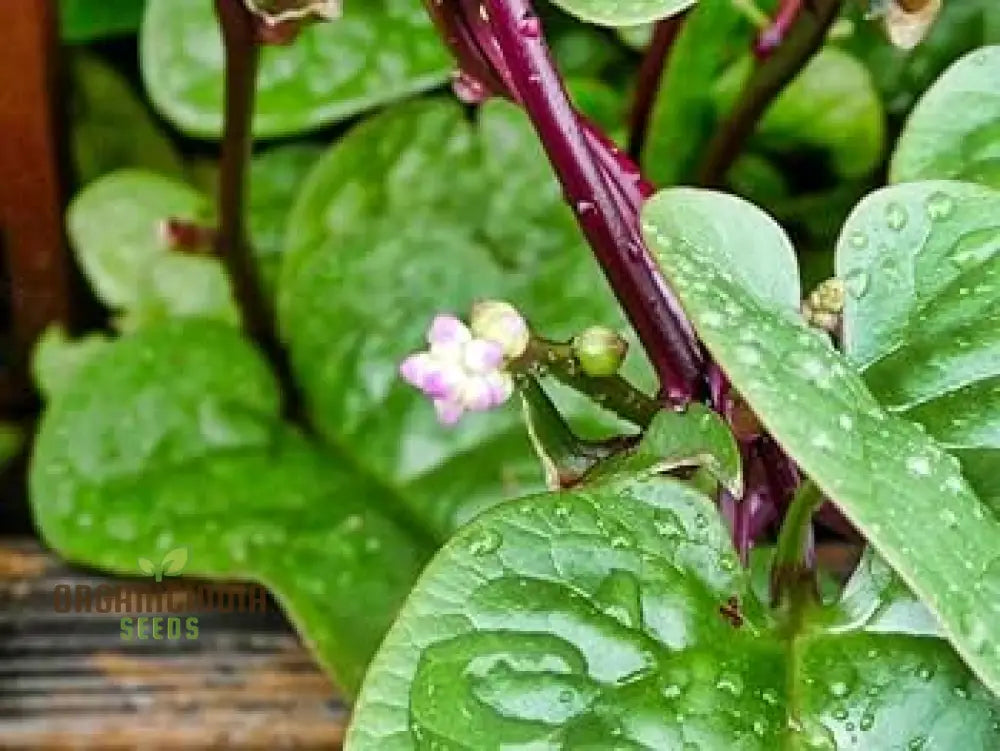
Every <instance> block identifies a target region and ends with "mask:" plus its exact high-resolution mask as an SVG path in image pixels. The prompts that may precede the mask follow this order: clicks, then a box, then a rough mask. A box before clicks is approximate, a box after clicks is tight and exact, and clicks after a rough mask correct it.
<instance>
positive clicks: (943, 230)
mask: <svg viewBox="0 0 1000 751" xmlns="http://www.w3.org/2000/svg"><path fill="white" fill-rule="evenodd" d="M837 273H838V275H839V276H840V277H841V278H842V279H843V280H844V281H845V286H846V289H847V290H848V292H849V293H850V294H849V295H848V297H847V304H846V307H845V309H844V350H845V351H846V352H847V353H848V354H849V355H850V356H851V357H852V358H853V359H854V360H855V361H856V362H857V365H858V367H860V368H862V369H863V370H864V375H865V380H866V381H867V383H868V385H869V387H870V388H871V389H872V391H873V392H874V394H875V395H876V396H877V397H878V399H879V401H880V402H881V403H882V404H883V405H884V406H886V407H888V408H890V409H891V410H892V411H894V412H896V413H898V414H901V415H903V416H905V417H906V418H907V419H909V420H912V421H914V422H918V423H920V424H922V425H923V426H924V427H926V428H927V429H928V431H929V432H930V433H931V435H933V436H934V437H935V438H936V439H937V440H939V441H940V442H941V443H942V444H943V445H944V446H945V447H946V448H947V449H948V450H949V452H951V453H952V454H954V455H956V456H958V457H959V459H961V460H962V464H963V468H964V471H965V475H966V477H968V479H969V480H970V481H971V482H972V484H973V486H974V487H975V488H976V490H977V491H978V492H979V494H980V497H982V498H983V499H984V500H985V501H987V502H989V503H991V505H992V506H993V507H994V509H997V510H1000V471H998V470H1000V325H998V324H1000V193H998V192H996V191H994V190H991V189H989V188H984V187H980V186H978V185H973V184H967V183H955V182H923V183H911V184H905V185H898V186H895V187H891V188H886V189H885V190H881V191H879V192H877V193H874V194H873V195H871V196H869V197H868V198H866V199H865V200H864V201H862V203H861V204H860V205H859V206H858V207H857V208H856V209H855V211H854V213H853V214H852V215H851V217H850V218H849V219H848V221H847V223H846V224H845V225H844V231H843V234H842V236H841V240H840V243H839V245H838V247H837Z"/></svg>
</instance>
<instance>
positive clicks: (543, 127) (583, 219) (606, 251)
mask: <svg viewBox="0 0 1000 751" xmlns="http://www.w3.org/2000/svg"><path fill="white" fill-rule="evenodd" d="M486 7H487V9H488V11H489V21H490V23H489V28H490V29H491V30H492V33H493V35H494V38H495V39H496V41H497V43H498V44H499V47H500V50H501V52H502V55H503V60H504V63H505V64H506V69H507V72H508V75H509V81H510V83H511V85H512V86H513V89H514V91H515V92H516V94H517V98H518V100H520V101H521V102H522V103H523V104H524V108H525V110H526V111H527V113H528V116H529V117H530V118H531V121H532V122H533V123H534V125H535V128H536V130H537V131H538V132H539V135H540V136H541V139H542V145H543V146H544V147H545V150H546V152H547V153H548V155H549V159H550V160H551V161H552V163H553V165H554V166H555V168H556V172H557V174H558V176H559V179H560V181H561V182H562V185H563V190H564V191H565V193H566V197H567V199H568V200H569V202H570V204H571V205H572V207H573V209H574V210H575V212H576V214H577V218H578V221H579V223H580V226H581V227H582V228H583V231H584V233H585V234H586V236H587V238H588V240H589V241H590V244H591V247H592V248H593V249H594V252H595V254H596V255H597V258H598V260H599V261H600V263H601V265H602V267H603V268H604V273H605V275H606V276H607V277H608V280H609V282H610V283H611V287H612V289H614V291H615V293H616V295H617V296H618V299H619V301H620V302H621V304H622V307H623V308H624V309H625V312H626V313H627V314H628V316H629V318H630V319H631V321H632V324H633V326H634V327H635V329H636V333H638V335H639V338H640V339H641V340H642V343H643V345H644V347H645V348H646V352H647V353H648V354H649V356H650V360H651V361H652V363H653V366H654V368H656V371H657V373H658V375H659V377H660V382H661V385H662V387H663V389H664V392H665V395H666V397H667V398H668V399H670V400H671V401H672V402H675V403H684V402H687V401H689V400H690V399H691V398H692V397H693V396H694V392H695V384H696V382H697V380H698V378H699V375H700V372H701V365H702V361H701V353H700V350H699V348H698V346H697V344H696V343H695V341H694V340H693V339H692V338H691V336H690V328H689V325H688V324H686V323H685V324H682V323H681V321H682V320H684V319H683V314H682V313H681V310H680V305H679V303H678V302H677V301H676V299H675V298H674V297H673V296H672V295H670V294H669V291H668V289H667V287H666V284H665V283H664V281H663V279H662V277H660V275H659V273H658V271H657V270H656V266H655V262H654V261H653V259H652V258H651V257H650V254H649V251H648V250H647V249H646V247H645V245H644V244H643V241H642V237H641V235H640V233H639V227H638V216H637V215H636V214H635V213H634V212H631V214H626V213H625V212H624V211H623V209H624V208H625V207H623V206H622V202H621V201H622V196H620V195H619V196H616V195H615V193H616V191H615V188H614V187H613V185H614V184H615V183H616V181H614V180H609V179H608V176H607V175H606V174H605V172H604V170H603V169H602V161H601V160H600V159H595V158H594V153H593V152H592V151H591V144H592V143H593V142H594V141H593V140H592V139H588V138H587V136H586V135H585V133H584V129H583V127H582V126H581V124H580V121H579V119H578V117H577V115H576V112H574V110H573V107H572V105H571V104H570V101H569V97H568V96H567V94H566V90H565V88H564V87H563V84H562V80H561V79H560V77H559V74H558V72H557V71H556V69H555V66H554V65H553V64H552V59H551V57H550V56H549V53H548V49H547V47H546V44H545V40H544V38H543V36H542V34H541V33H540V30H539V29H538V26H537V17H536V16H535V13H534V10H533V9H532V7H531V4H530V3H529V2H527V0H486ZM605 156H607V155H605ZM621 158H624V157H623V156H622V157H620V158H619V159H618V160H616V161H618V163H619V164H620V159H621ZM604 164H605V165H606V164H607V161H605V162H604ZM625 195H627V193H626V194H625Z"/></svg>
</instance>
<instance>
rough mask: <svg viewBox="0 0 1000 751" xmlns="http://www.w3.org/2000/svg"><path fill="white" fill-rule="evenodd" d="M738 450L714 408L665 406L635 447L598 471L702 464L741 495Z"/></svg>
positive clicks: (640, 471) (640, 472)
mask: <svg viewBox="0 0 1000 751" xmlns="http://www.w3.org/2000/svg"><path fill="white" fill-rule="evenodd" d="M740 462H741V460H740V450H739V447H738V446H737V445H736V439H735V438H734V437H733V433H732V431H731V430H730V429H729V426H728V425H727V424H726V423H725V422H724V421H723V420H722V418H721V417H719V416H718V415H717V414H716V413H715V412H713V411H712V410H710V409H708V408H707V407H705V406H704V405H701V404H691V405H689V406H688V408H687V409H686V410H685V411H684V412H674V411H672V410H664V411H663V412H660V413H658V414H657V415H656V417H654V418H653V421H652V422H651V423H650V425H649V427H648V428H647V429H646V431H645V432H644V433H643V438H642V442H641V443H640V444H639V445H638V446H636V447H635V449H633V450H631V451H628V452H626V453H623V454H620V455H618V456H615V457H613V458H610V459H608V460H607V461H605V462H604V463H603V464H602V465H601V466H600V467H599V473H598V474H600V475H608V474H623V475H624V474H629V475H632V476H645V475H656V474H663V473H665V472H669V471H671V470H675V469H679V468H695V467H703V468H705V469H706V470H708V471H709V472H710V473H711V474H712V475H713V476H714V477H715V478H716V479H717V480H718V481H719V483H720V484H721V485H722V486H723V487H725V488H726V489H727V490H728V491H729V492H730V493H732V494H733V495H734V496H736V497H740V496H742V495H743V468H742V466H741V465H740Z"/></svg>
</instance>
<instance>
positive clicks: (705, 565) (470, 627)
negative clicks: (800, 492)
mask: <svg viewBox="0 0 1000 751" xmlns="http://www.w3.org/2000/svg"><path fill="white" fill-rule="evenodd" d="M886 590H887V587H886V586H885V585H884V582H878V581H875V582H872V581H870V580H869V581H868V582H859V583H858V585H856V586H855V587H853V588H852V589H851V590H850V605H851V608H850V610H846V609H844V608H842V607H839V606H833V607H829V608H820V607H818V606H817V607H806V608H805V609H804V610H803V611H799V612H798V613H797V614H796V615H797V619H796V618H795V617H792V618H788V619H787V620H786V619H784V618H781V619H780V620H775V619H773V618H772V616H770V614H769V613H768V612H767V611H766V610H765V609H764V608H763V607H762V606H761V605H760V604H759V603H758V601H757V600H756V598H755V596H754V594H753V592H752V589H751V586H750V583H749V575H748V574H747V573H746V572H744V571H743V570H742V569H740V567H739V564H738V563H737V560H736V556H735V554H734V551H733V550H732V547H731V546H730V544H729V541H728V537H727V534H726V532H725V530H724V529H723V527H722V525H721V523H720V522H719V518H718V513H717V511H716V509H715V506H714V504H712V502H711V501H710V500H709V499H708V498H706V497H705V496H702V495H700V494H699V493H697V492H695V491H694V490H692V489H690V488H689V487H687V486H685V485H683V484H681V483H679V482H676V481H673V480H670V479H667V478H662V477H658V478H646V479H643V480H635V479H621V478H618V479H615V480H611V481H609V482H607V483H603V484H599V485H595V486H590V487H587V488H584V489H581V490H579V491H573V492H564V493H560V494H555V495H548V496H536V497H531V498H526V499H523V500H520V501H514V502H511V503H506V504H503V505H502V506H500V507H498V508H497V509H494V510H492V511H489V512H487V513H486V514H484V515H483V516H481V517H479V518H478V519H476V520H475V521H474V522H473V523H472V524H470V525H469V526H468V527H466V528H465V529H463V530H461V531H460V532H459V533H458V534H457V535H456V536H455V538H453V539H452V540H451V541H450V542H449V543H448V544H447V545H446V546H445V547H444V548H443V550H442V551H441V552H440V553H439V554H438V555H437V557H436V558H435V559H434V561H432V563H431V564H430V565H429V566H428V568H427V569H426V571H425V572H424V574H423V575H422V576H421V579H420V581H419V582H418V584H417V587H416V589H415V590H414V592H413V594H412V595H411V596H410V599H409V600H408V601H407V604H406V606H405V607H404V609H403V611H402V613H401V615H400V618H399V620H397V622H396V624H395V625H394V626H393V628H392V630H391V631H390V632H389V635H388V636H387V637H386V640H385V642H384V643H383V645H382V648H381V650H380V651H379V654H378V656H377V657H376V658H375V661H374V662H373V664H372V667H371V670H370V671H369V673H368V676H367V677H366V680H365V685H364V687H363V689H362V692H361V696H360V698H359V701H358V704H357V708H356V709H355V714H354V719H353V723H352V726H351V729H350V730H349V733H348V739H347V747H348V748H350V749H352V751H367V750H368V749H371V750H372V751H374V750H375V749H377V750H378V751H405V750H407V749H418V748H429V747H435V748H468V749H473V748H474V749H483V750H484V751H486V750H487V749H501V748H538V749H561V748H573V749H681V748H695V747H698V748H706V749H721V748H739V749H746V750H748V751H749V750H753V749H761V750H763V749H775V748H814V749H834V748H838V749H850V748H855V749H861V748H872V749H875V748H879V749H881V748H886V749H888V748H907V747H909V748H922V747H924V746H923V745H922V744H924V743H928V742H929V744H930V745H927V746H926V747H927V748H959V747H961V748H984V749H985V748H989V747H991V746H992V745H993V744H994V743H995V742H996V738H997V735H996V732H997V731H996V730H995V729H994V727H995V726H994V722H995V720H996V717H997V713H998V712H1000V704H998V703H997V701H996V700H995V699H993V698H992V697H991V696H990V695H989V693H988V692H987V691H985V689H983V688H982V686H981V685H980V684H978V682H976V681H975V680H974V679H972V678H971V676H970V674H969V673H968V671H967V670H966V669H965V667H964V666H963V665H962V664H961V662H960V661H959V660H958V659H957V658H956V656H955V655H954V652H953V651H952V650H951V649H950V647H949V646H948V644H947V642H945V641H944V640H941V639H936V638H932V637H930V638H929V637H928V636H926V635H924V634H922V633H920V635H915V634H914V633H912V632H911V629H910V623H909V621H908V617H907V616H905V615H899V614H898V613H897V614H896V615H897V617H895V620H894V621H889V620H887V619H886V618H880V617H879V614H880V613H883V612H884V607H885V606H891V605H892V602H891V601H888V600H886V599H884V597H883V596H884V595H885V594H891V592H887V591H886ZM931 707H933V708H934V709H933V711H932V710H931V709H930V708H931Z"/></svg>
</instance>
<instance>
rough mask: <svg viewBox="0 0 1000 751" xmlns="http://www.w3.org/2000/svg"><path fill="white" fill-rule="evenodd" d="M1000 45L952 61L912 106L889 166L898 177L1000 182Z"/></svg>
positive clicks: (902, 179)
mask: <svg viewBox="0 0 1000 751" xmlns="http://www.w3.org/2000/svg"><path fill="white" fill-rule="evenodd" d="M998 78H1000V46H993V47H984V48H982V49H980V50H976V51H975V52H972V53H970V54H968V55H966V56H965V57H963V58H962V59H961V60H959V61H958V62H956V63H955V64H954V65H952V66H951V67H950V68H949V69H948V70H947V71H946V72H945V74H944V75H943V76H941V78H940V79H938V81H937V83H935V84H934V85H933V86H932V87H931V88H930V89H929V90H928V91H927V93H926V94H924V96H923V98H922V99H921V100H920V103H919V104H918V105H917V106H916V108H915V109H914V110H913V113H912V114H911V115H910V119H909V121H908V122H907V124H906V127H905V129H904V130H903V134H902V135H901V136H900V139H899V142H898V144H897V146H896V152H895V154H894V155H893V159H892V167H891V170H890V173H891V178H892V181H893V182H911V181H914V180H932V179H956V180H969V181H971V182H979V183H983V184H985V185H990V186H992V187H996V188H1000V94H998V93H997V88H996V82H997V79H998Z"/></svg>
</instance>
